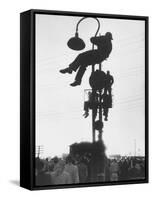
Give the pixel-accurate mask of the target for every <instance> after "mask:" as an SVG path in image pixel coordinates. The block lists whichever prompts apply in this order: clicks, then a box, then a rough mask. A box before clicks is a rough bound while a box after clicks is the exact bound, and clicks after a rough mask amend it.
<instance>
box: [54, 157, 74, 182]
mask: <svg viewBox="0 0 152 200" xmlns="http://www.w3.org/2000/svg"><path fill="white" fill-rule="evenodd" d="M64 166H65V163H64V161H63V160H60V161H58V163H57V164H56V165H55V168H54V171H53V172H51V179H52V185H59V184H71V178H70V174H69V173H67V172H65V171H64Z"/></svg>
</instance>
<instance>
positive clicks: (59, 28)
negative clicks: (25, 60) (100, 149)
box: [36, 14, 145, 157]
mask: <svg viewBox="0 0 152 200" xmlns="http://www.w3.org/2000/svg"><path fill="white" fill-rule="evenodd" d="M79 19H81V17H71V16H55V15H44V14H43V15H42V14H41V15H40V14H36V145H43V147H44V153H43V155H42V156H44V157H45V156H51V157H52V156H55V155H58V156H60V155H62V153H68V152H69V145H71V144H72V143H75V142H81V141H92V123H91V122H92V120H91V112H90V116H89V117H88V118H86V119H85V118H83V116H82V115H83V113H84V112H83V103H84V89H88V88H90V85H89V83H88V79H89V76H90V74H91V67H88V68H87V71H86V73H85V75H84V77H83V81H82V84H81V86H77V87H74V88H73V87H71V86H70V85H69V84H70V83H72V82H73V81H74V78H75V73H73V74H72V75H71V74H70V75H69V74H65V75H64V74H61V73H59V70H60V69H62V68H65V67H68V65H69V64H70V63H71V62H72V61H73V60H74V59H75V57H76V56H77V55H78V54H79V53H81V52H82V51H80V52H78V51H73V50H71V49H69V48H68V46H67V41H68V40H69V38H70V37H73V36H74V34H75V27H76V24H77V22H78V21H79ZM98 19H99V21H100V23H101V28H100V33H101V35H102V34H105V33H106V32H107V31H110V32H111V33H112V35H113V39H114V40H113V41H112V43H113V50H112V53H111V54H110V56H109V58H108V59H107V61H105V62H103V70H104V71H107V70H110V72H111V74H112V75H113V76H114V80H115V83H114V85H113V91H112V93H113V108H112V109H110V111H109V119H108V121H107V122H105V123H104V130H103V131H104V132H103V140H104V142H105V145H106V147H107V150H106V153H107V155H110V154H121V155H134V153H135V148H134V147H135V145H134V144H135V141H136V151H137V154H140V155H144V153H145V152H144V148H145V146H144V145H145V131H144V129H145V123H144V120H145V116H144V115H145V114H144V113H145V110H144V103H145V102H144V87H145V83H144V81H145V80H144V73H145V70H144V68H145V47H144V45H145V42H144V40H145V32H144V30H145V28H144V26H145V22H144V21H139V20H138V21H137V20H123V19H122V20H118V19H102V18H98ZM96 29H97V22H96V21H95V20H94V19H91V18H88V19H85V20H84V21H83V22H82V23H81V24H80V26H79V36H80V37H81V38H83V40H84V41H85V43H86V48H85V49H84V50H83V51H86V50H89V49H91V47H92V45H91V43H90V37H92V36H94V34H95V32H96Z"/></svg>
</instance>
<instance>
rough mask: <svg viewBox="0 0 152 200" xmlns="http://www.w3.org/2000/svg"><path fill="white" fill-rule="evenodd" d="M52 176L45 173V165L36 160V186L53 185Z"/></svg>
mask: <svg viewBox="0 0 152 200" xmlns="http://www.w3.org/2000/svg"><path fill="white" fill-rule="evenodd" d="M51 183H52V181H51V176H50V174H48V173H46V171H45V164H44V162H43V161H42V160H40V159H39V158H37V159H36V185H39V186H43V185H51Z"/></svg>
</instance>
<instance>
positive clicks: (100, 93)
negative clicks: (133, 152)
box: [99, 63, 102, 140]
mask: <svg viewBox="0 0 152 200" xmlns="http://www.w3.org/2000/svg"><path fill="white" fill-rule="evenodd" d="M99 71H102V68H101V63H100V64H99ZM101 95H102V92H101V90H99V103H100V105H99V121H100V122H102V105H101ZM101 139H102V129H100V130H99V140H101Z"/></svg>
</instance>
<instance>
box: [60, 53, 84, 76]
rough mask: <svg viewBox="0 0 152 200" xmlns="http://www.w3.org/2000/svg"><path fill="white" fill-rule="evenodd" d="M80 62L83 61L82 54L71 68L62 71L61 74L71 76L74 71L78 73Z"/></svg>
mask: <svg viewBox="0 0 152 200" xmlns="http://www.w3.org/2000/svg"><path fill="white" fill-rule="evenodd" d="M80 60H81V54H79V55H78V56H77V57H76V59H75V60H74V61H73V62H72V63H71V64H70V65H69V67H67V68H65V69H61V70H60V72H61V73H62V74H65V73H69V74H71V73H72V71H76V70H77V69H78V68H79V66H80V63H81V62H80Z"/></svg>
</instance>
